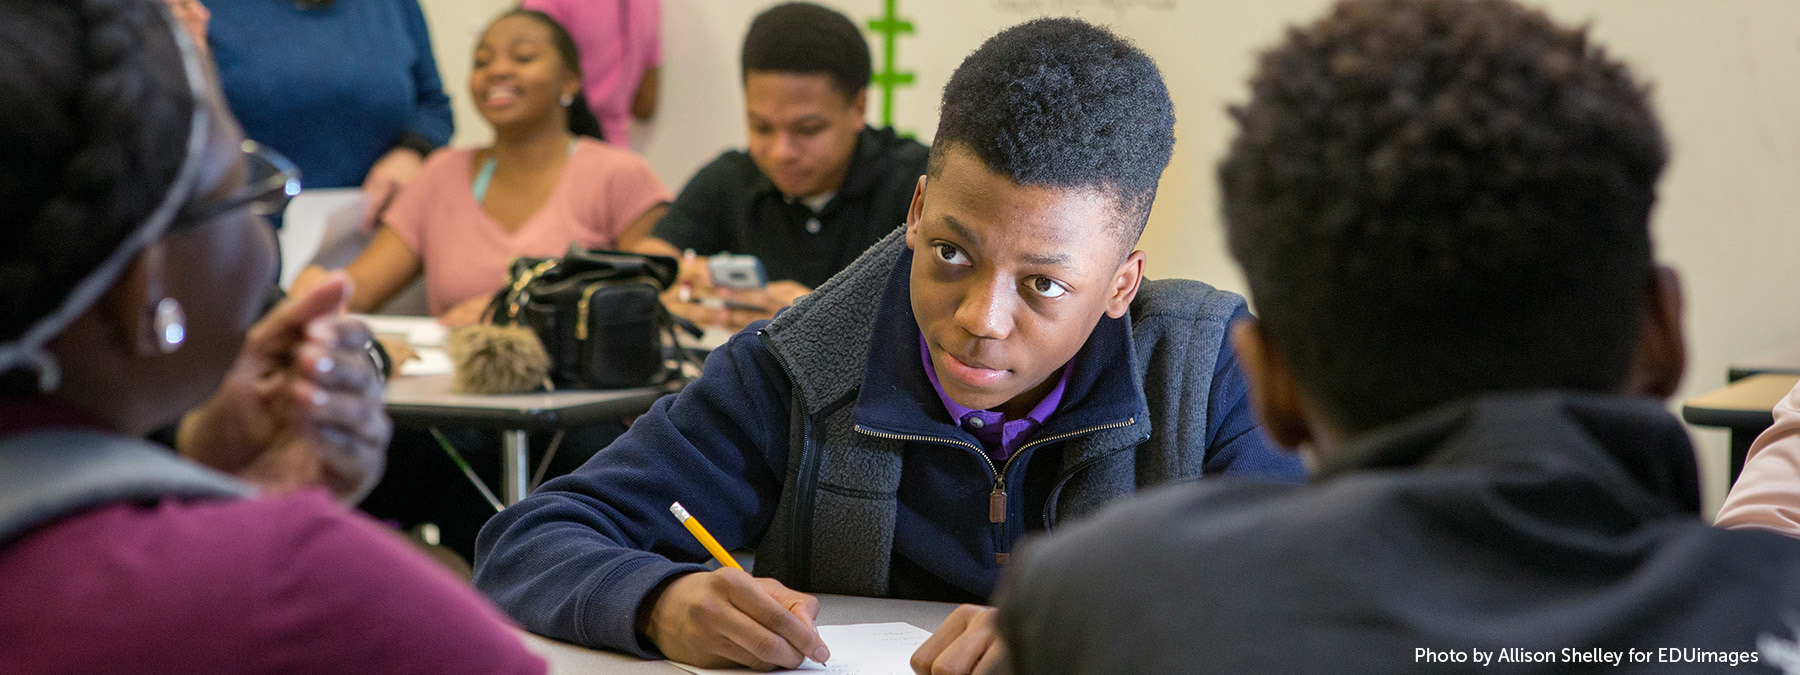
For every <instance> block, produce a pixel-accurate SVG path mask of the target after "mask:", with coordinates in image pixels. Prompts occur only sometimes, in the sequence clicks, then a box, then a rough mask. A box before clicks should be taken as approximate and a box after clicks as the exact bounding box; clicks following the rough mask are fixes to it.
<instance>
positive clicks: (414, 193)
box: [381, 149, 464, 259]
mask: <svg viewBox="0 0 1800 675" xmlns="http://www.w3.org/2000/svg"><path fill="white" fill-rule="evenodd" d="M461 154H464V153H457V152H455V151H452V150H448V149H445V150H439V151H437V152H434V153H431V156H430V157H429V158H426V160H425V166H423V167H421V168H420V169H419V174H418V175H417V176H414V177H413V180H412V182H410V183H407V184H406V187H404V188H401V190H400V193H399V194H396V195H394V201H393V203H391V204H388V207H387V210H386V211H382V212H381V224H382V225H383V226H385V227H387V228H388V229H390V230H393V231H394V234H397V235H400V241H403V242H406V247H407V248H409V249H412V252H413V255H416V256H419V257H420V258H421V259H423V258H424V257H425V249H424V246H425V223H426V222H428V221H430V220H431V218H430V214H431V209H432V208H433V207H434V206H435V205H437V204H438V203H439V199H438V194H439V192H440V191H442V190H443V189H444V188H443V186H444V183H445V181H447V180H451V179H452V177H451V176H450V175H449V173H450V172H449V171H448V169H451V168H454V167H452V166H451V165H450V161H451V158H452V156H460V155H461Z"/></svg>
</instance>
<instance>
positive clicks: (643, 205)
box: [594, 147, 669, 247]
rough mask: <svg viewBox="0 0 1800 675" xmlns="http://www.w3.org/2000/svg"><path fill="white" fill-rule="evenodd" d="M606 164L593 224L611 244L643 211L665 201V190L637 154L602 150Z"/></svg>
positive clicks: (666, 198)
mask: <svg viewBox="0 0 1800 675" xmlns="http://www.w3.org/2000/svg"><path fill="white" fill-rule="evenodd" d="M606 150H607V151H608V156H607V157H606V161H607V163H608V164H609V167H610V170H608V171H605V172H604V173H603V174H601V175H604V176H606V178H605V181H606V185H605V189H604V190H601V191H600V192H599V193H597V194H596V195H595V198H596V199H597V200H598V203H597V204H595V205H594V206H595V208H596V211H597V213H596V216H597V217H596V218H595V219H594V222H595V223H600V224H603V226H604V227H605V228H606V231H605V232H600V233H597V234H600V235H602V236H603V237H604V239H605V240H606V241H607V242H609V243H608V246H609V247H610V245H611V243H612V242H616V241H618V239H619V235H621V234H624V233H625V230H626V229H628V228H630V227H631V223H632V222H634V221H636V220H637V219H638V217H639V216H642V215H644V212H646V211H649V210H650V209H653V208H656V207H657V206H659V205H661V204H667V203H668V202H669V189H668V188H666V187H663V184H662V179H660V178H657V177H656V172H655V171H651V170H650V164H649V163H647V162H645V161H644V158H642V157H639V156H638V155H637V153H633V152H630V151H626V150H618V149H615V148H610V147H608V148H606Z"/></svg>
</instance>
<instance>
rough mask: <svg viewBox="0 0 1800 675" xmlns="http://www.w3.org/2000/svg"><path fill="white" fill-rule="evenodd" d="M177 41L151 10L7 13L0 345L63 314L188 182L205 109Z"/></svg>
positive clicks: (8, 7) (23, 4)
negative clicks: (189, 156) (191, 145)
mask: <svg viewBox="0 0 1800 675" xmlns="http://www.w3.org/2000/svg"><path fill="white" fill-rule="evenodd" d="M172 30H173V29H172V24H171V20H170V19H169V17H168V10H167V9H166V8H165V7H163V3H161V2H158V1H157V0H79V1H77V2H68V1H61V0H22V1H18V2H4V3H0V91H6V92H8V93H7V102H6V104H5V105H0V339H11V338H16V337H18V335H19V334H20V333H22V332H23V331H24V330H25V329H26V328H27V327H28V326H29V325H30V324H31V323H32V322H34V321H36V320H37V319H39V318H41V317H43V316H44V315H45V314H47V313H49V312H50V311H51V310H52V309H54V308H55V307H56V306H57V305H58V304H59V303H61V302H62V300H63V298H64V296H65V295H67V293H68V292H69V290H70V289H71V288H72V287H73V286H74V285H75V283H76V281H78V280H79V279H80V278H81V277H83V276H85V275H86V274H87V273H89V272H90V271H92V270H93V269H94V268H95V267H96V266H98V265H99V264H100V262H101V261H102V260H104V259H105V258H106V257H107V256H108V255H110V254H111V253H112V252H113V250H114V249H116V248H118V247H119V245H120V244H121V243H122V242H123V241H124V239H125V237H127V236H128V235H129V234H130V233H131V232H132V230H134V229H135V228H136V227H137V226H138V225H139V224H140V221H142V220H143V219H144V218H146V217H147V216H148V215H149V214H150V212H151V211H152V210H153V209H155V208H156V205H157V203H158V202H160V201H162V199H163V195H164V194H165V193H166V192H168V190H169V188H170V185H171V184H172V183H173V182H174V181H175V179H176V176H177V174H179V173H180V170H181V163H182V160H183V158H184V157H183V153H182V152H181V151H180V149H181V148H185V147H186V145H187V137H188V131H189V126H190V124H191V120H192V116H193V111H194V106H195V105H197V102H196V101H195V100H194V97H193V94H192V92H191V90H190V89H189V88H188V83H187V79H186V77H185V74H184V72H183V70H182V62H181V53H180V50H179V48H178V47H177V45H176V43H175V37H174V34H173V33H172ZM171 149H176V151H174V152H171ZM179 225H181V223H179V222H178V223H176V224H172V225H171V227H172V228H173V227H177V226H179Z"/></svg>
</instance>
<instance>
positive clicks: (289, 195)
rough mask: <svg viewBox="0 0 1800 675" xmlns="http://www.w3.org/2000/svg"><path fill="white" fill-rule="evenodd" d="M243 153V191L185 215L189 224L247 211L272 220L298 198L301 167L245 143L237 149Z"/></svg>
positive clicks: (253, 143)
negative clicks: (245, 169)
mask: <svg viewBox="0 0 1800 675" xmlns="http://www.w3.org/2000/svg"><path fill="white" fill-rule="evenodd" d="M239 149H241V150H242V151H243V152H244V165H245V167H247V169H248V173H249V180H248V181H247V184H246V185H245V186H244V189H243V190H241V191H239V192H238V193H237V194H234V195H232V196H230V197H227V198H225V199H223V200H220V201H217V202H213V203H211V204H201V205H199V206H196V207H194V208H193V209H192V210H190V211H189V212H188V215H187V217H186V220H187V221H188V222H196V223H197V222H205V221H207V220H210V219H212V218H215V217H218V216H219V215H222V214H224V213H227V212H230V211H235V210H237V209H241V208H249V209H250V212H251V213H254V214H256V215H259V216H272V215H275V214H277V213H281V211H282V209H285V208H287V204H288V201H289V200H291V199H293V198H294V195H297V194H300V167H297V166H294V162H293V161H292V160H289V159H288V158H286V157H283V156H282V155H281V153H279V152H276V151H275V149H274V148H271V147H269V146H266V145H263V144H261V143H258V142H256V141H251V140H245V141H244V142H243V145H241V146H239Z"/></svg>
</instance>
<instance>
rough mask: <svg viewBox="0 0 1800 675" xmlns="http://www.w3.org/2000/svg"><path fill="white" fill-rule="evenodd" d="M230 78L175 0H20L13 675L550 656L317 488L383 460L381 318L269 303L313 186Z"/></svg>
mask: <svg viewBox="0 0 1800 675" xmlns="http://www.w3.org/2000/svg"><path fill="white" fill-rule="evenodd" d="M210 72H211V71H210V69H209V68H208V67H207V65H206V64H205V63H204V57H203V56H202V55H201V53H200V52H199V50H198V49H197V47H196V46H195V45H194V44H193V42H192V41H191V39H189V38H188V37H187V36H186V35H185V34H184V33H182V32H181V29H180V28H179V27H177V26H176V25H175V23H174V22H173V20H172V18H171V16H170V15H169V14H168V11H167V9H166V7H165V6H164V5H163V3H161V2H158V1H157V0H83V1H81V2H52V1H49V0H21V1H19V2H8V3H4V4H0V86H4V87H5V88H6V89H7V90H9V91H13V92H16V94H15V95H14V96H12V97H11V98H10V99H9V101H8V103H7V105H6V106H4V107H0V280H3V281H4V283H0V296H3V298H4V299H3V300H0V672H5V673H33V674H35V673H65V672H66V673H97V672H132V673H202V672H233V673H276V672H281V673H289V672H310V673H368V672H385V673H541V672H543V671H544V663H543V662H542V660H541V659H538V658H537V657H535V656H533V655H531V654H530V653H529V652H527V651H526V650H525V648H524V647H523V645H522V644H521V643H520V641H519V638H518V636H517V635H516V634H514V633H513V632H511V631H510V630H509V629H508V628H507V627H506V625H505V623H504V620H503V619H502V618H501V617H500V616H499V615H498V613H496V612H495V611H494V610H493V609H492V608H491V607H490V606H488V605H487V604H486V603H485V602H483V601H482V599H481V598H480V597H479V596H477V595H475V594H474V592H473V591H472V590H470V589H468V588H467V587H466V586H465V585H463V584H461V583H460V582H459V581H457V580H456V579H454V578H452V577H451V576H450V575H449V574H448V573H447V572H446V571H444V570H442V569H441V568H439V567H438V566H436V565H435V564H434V563H432V562H430V561H428V560H426V559H425V558H424V557H422V556H421V555H420V554H418V553H417V552H415V551H414V550H412V549H411V547H410V545H409V544H407V543H405V542H404V541H403V540H401V539H400V538H399V537H396V536H394V535H393V534H391V533H389V532H387V531H385V530H384V529H383V528H382V527H381V526H380V525H378V524H376V523H374V522H373V521H370V520H367V519H366V518H362V517H359V516H356V515H354V514H353V513H352V512H350V511H349V510H348V509H347V508H346V507H344V506H343V505H341V504H338V503H335V502H334V501H333V500H332V497H331V495H330V494H327V492H326V491H325V490H323V489H319V487H321V486H324V487H330V488H332V489H333V491H334V492H336V493H337V494H338V495H339V496H341V497H343V498H346V499H354V498H355V497H356V496H357V495H358V494H360V492H361V491H362V490H364V489H366V487H367V484H368V483H369V482H370V481H372V480H373V479H374V477H375V476H376V475H379V461H378V459H376V460H374V463H373V465H372V466H371V464H370V462H371V459H370V458H371V457H373V458H378V457H379V453H380V450H381V448H382V446H383V445H384V444H385V442H386V440H387V435H388V430H389V425H388V422H387V420H386V417H385V415H384V414H383V413H382V412H381V407H380V396H381V387H380V384H379V381H378V379H377V377H376V375H375V373H374V372H373V369H372V367H371V366H370V365H368V364H367V363H365V362H364V361H363V360H362V355H361V349H362V347H363V344H364V343H366V341H367V340H368V337H369V335H368V331H367V329H366V328H365V327H362V326H361V325H360V324H356V323H355V322H350V321H346V320H340V319H336V318H334V317H333V315H334V313H335V312H336V311H338V309H339V308H340V307H341V305H342V303H343V301H344V299H345V298H346V296H347V295H348V293H349V288H348V286H347V284H346V283H345V281H344V280H342V279H338V280H336V281H335V282H333V283H328V284H325V285H323V286H322V287H321V288H320V289H319V290H317V291H315V292H313V293H309V294H306V295H303V296H300V297H296V298H294V299H292V300H290V301H288V302H287V303H286V304H283V305H281V306H278V307H277V308H276V309H275V310H273V312H272V313H271V314H270V315H269V316H268V317H267V318H265V319H263V320H262V321H260V322H257V321H256V320H257V317H258V316H259V315H261V314H262V310H263V306H264V303H263V297H264V291H265V289H266V288H267V287H268V283H269V280H270V279H271V278H273V275H274V271H275V266H276V260H277V259H276V255H275V250H274V240H273V236H272V231H271V230H270V228H269V227H268V226H267V224H265V223H264V222H263V221H262V220H261V218H259V217H257V215H256V214H255V211H256V210H267V209H268V208H269V207H272V206H278V205H279V203H280V202H281V201H282V200H284V199H285V198H286V197H287V196H288V195H289V194H291V188H292V183H293V181H292V176H291V174H287V175H284V172H283V171H281V170H279V167H281V166H284V165H285V164H286V163H285V162H284V161H282V160H279V159H277V158H275V157H274V156H272V155H265V154H263V153H266V152H267V151H266V150H264V149H261V148H259V147H258V146H255V145H254V144H245V143H244V139H243V136H242V134H241V132H240V131H239V130H238V127H237V125H236V122H235V121H234V120H233V119H232V117H231V115H230V113H229V112H227V111H226V109H225V107H224V105H223V102H222V99H221V97H220V95H219V93H218V90H217V85H216V82H215V81H214V80H213V79H212V78H211V76H210ZM248 154H256V155H258V157H257V158H256V159H255V160H254V161H252V158H251V157H249V156H248ZM250 173H268V174H269V175H266V176H259V177H257V180H256V182H255V183H254V184H251V183H250V182H249V181H248V178H249V176H248V175H247V174H250ZM215 392H216V393H215ZM209 396H210V398H209ZM190 409H191V411H190ZM184 413H187V414H188V418H187V421H186V423H185V424H184V425H183V428H182V431H181V434H180V436H181V441H182V442H181V446H182V452H183V454H184V455H188V456H189V457H192V458H194V459H197V460H200V461H198V462H197V461H193V460H192V459H186V458H183V457H179V456H176V455H174V454H171V453H169V452H168V451H167V450H166V449H163V448H161V447H160V446H154V445H148V444H146V443H145V442H144V441H142V440H141V437H142V435H143V434H144V433H145V432H146V431H148V430H150V429H153V428H156V427H160V426H162V425H165V424H168V423H170V422H173V421H174V420H175V419H176V418H178V417H180V416H182V415H183V414H184ZM203 463H204V464H210V465H212V466H215V467H218V468H221V469H224V470H226V471H230V472H232V473H234V474H236V475H237V476H239V477H238V478H234V477H231V476H229V475H227V474H225V473H221V472H218V471H214V470H211V469H205V468H203V467H202V464H203ZM259 492H260V493H261V494H260V495H259V494H258V493H259Z"/></svg>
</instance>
